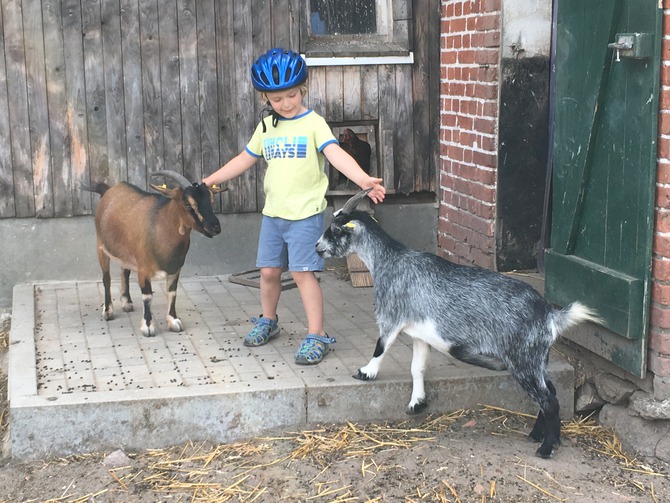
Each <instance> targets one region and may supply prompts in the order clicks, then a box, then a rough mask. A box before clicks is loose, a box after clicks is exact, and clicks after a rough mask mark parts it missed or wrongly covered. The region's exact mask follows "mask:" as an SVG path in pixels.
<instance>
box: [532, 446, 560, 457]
mask: <svg viewBox="0 0 670 503" xmlns="http://www.w3.org/2000/svg"><path fill="white" fill-rule="evenodd" d="M556 447H557V446H553V445H544V444H542V445H541V446H540V447H538V449H537V450H536V451H535V455H536V456H537V457H538V458H542V459H549V458H551V457H552V456H553V455H554V452H556Z"/></svg>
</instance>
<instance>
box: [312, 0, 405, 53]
mask: <svg viewBox="0 0 670 503" xmlns="http://www.w3.org/2000/svg"><path fill="white" fill-rule="evenodd" d="M380 1H386V2H387V6H386V8H385V9H384V11H385V12H386V21H385V22H383V23H382V24H383V25H384V26H385V27H386V28H387V29H386V33H382V34H379V33H375V34H346V35H312V34H311V33H310V27H309V22H310V21H309V19H310V8H309V0H303V2H302V4H301V6H302V8H301V16H300V52H301V53H302V54H304V55H305V56H306V57H312V58H333V57H379V56H407V55H409V54H410V52H411V51H412V47H411V39H412V37H411V26H412V19H411V10H412V5H411V1H410V0H380Z"/></svg>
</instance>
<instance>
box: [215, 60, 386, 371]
mask: <svg viewBox="0 0 670 503" xmlns="http://www.w3.org/2000/svg"><path fill="white" fill-rule="evenodd" d="M306 80H307V64H306V63H305V60H304V59H303V58H302V57H301V56H300V55H299V54H297V53H295V52H293V51H290V50H285V49H281V48H275V49H271V50H269V51H268V52H266V53H265V54H263V55H262V56H260V57H259V58H258V59H257V60H256V62H255V63H254V64H253V66H252V67H251V81H252V83H253V86H254V88H255V89H256V90H257V91H259V92H260V93H261V99H262V100H263V101H264V102H266V103H267V105H269V107H268V106H266V108H265V109H264V112H270V114H271V115H270V116H269V117H265V118H264V119H262V120H261V122H260V123H259V124H258V126H257V127H256V130H255V132H254V134H253V136H252V137H251V140H249V143H248V144H247V146H246V148H245V149H244V150H243V151H242V152H241V153H240V154H239V155H237V157H235V158H234V159H232V160H230V161H229V162H228V163H226V164H225V165H224V166H223V167H221V168H220V169H219V170H218V171H216V172H214V173H212V174H211V175H210V176H208V177H207V178H205V179H204V180H203V182H204V183H206V184H207V185H208V186H211V185H215V184H221V183H223V182H226V181H228V180H230V179H231V178H235V177H236V176H239V175H240V174H242V173H243V172H244V171H246V170H248V169H249V168H251V167H252V166H253V165H254V163H255V162H256V161H257V160H258V159H260V158H261V157H264V158H265V160H266V161H267V163H268V168H267V172H266V174H265V183H264V189H265V207H264V208H263V220H262V223H261V231H260V236H259V239H258V255H257V257H256V267H258V268H260V273H261V274H260V288H261V308H262V310H263V313H262V314H261V315H260V317H259V318H252V319H251V321H252V322H253V323H254V324H255V326H254V328H253V329H252V330H251V332H250V333H249V334H248V335H247V336H246V337H245V339H244V345H245V346H262V345H263V344H266V343H267V342H268V341H269V340H270V339H271V338H272V337H274V336H275V335H277V334H278V333H279V326H278V322H279V318H278V317H277V305H278V304H279V296H280V294H281V274H282V272H283V269H285V268H287V267H288V269H289V270H290V271H291V275H292V276H293V279H294V280H295V282H296V284H297V286H298V290H299V292H300V298H301V299H302V303H303V306H304V307H305V313H306V315H307V325H308V335H307V337H306V338H305V340H304V341H303V342H302V344H301V346H300V349H298V352H297V353H296V355H295V361H296V363H299V364H304V365H311V364H315V363H319V362H320V361H321V360H322V359H323V357H324V356H325V354H326V352H327V350H328V347H329V344H332V343H334V342H335V339H333V338H330V337H328V336H327V335H326V332H325V330H324V323H323V296H322V292H321V286H320V285H319V282H318V280H317V278H316V275H315V274H314V272H315V271H322V270H323V264H324V262H323V259H322V258H321V257H319V255H318V254H317V253H316V249H315V245H316V241H317V240H318V239H319V237H320V236H321V233H322V232H323V212H324V210H325V209H326V199H325V194H326V190H327V189H328V177H327V175H326V173H325V172H324V156H325V157H326V158H328V161H329V162H330V164H331V165H332V166H334V167H335V168H336V169H337V170H338V171H340V172H341V173H342V174H344V175H345V176H346V177H347V178H349V179H350V180H351V181H353V182H354V183H355V184H356V185H358V186H359V187H361V188H362V189H368V188H372V191H370V193H369V197H370V198H371V199H372V200H373V201H374V202H375V203H378V202H381V201H383V200H384V196H385V194H386V190H385V189H384V187H383V186H382V185H381V183H382V179H381V178H374V177H371V176H369V175H368V174H367V173H365V171H363V169H362V168H361V167H360V166H359V165H358V164H357V163H356V161H355V160H354V159H353V157H351V156H350V155H349V154H348V153H347V152H345V151H344V150H343V149H342V148H341V147H340V145H339V143H338V142H337V140H336V139H335V137H334V136H333V133H332V131H331V130H330V127H329V126H328V124H327V123H326V121H325V120H324V119H323V118H322V117H321V116H319V115H318V114H317V113H316V112H314V111H313V110H309V109H307V108H306V107H305V105H304V104H303V102H302V100H303V98H304V96H305V94H306V92H307V86H306V84H305V81H306Z"/></svg>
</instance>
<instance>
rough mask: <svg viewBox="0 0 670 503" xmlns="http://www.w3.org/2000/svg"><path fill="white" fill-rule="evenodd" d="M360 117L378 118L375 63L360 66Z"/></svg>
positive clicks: (377, 88)
mask: <svg viewBox="0 0 670 503" xmlns="http://www.w3.org/2000/svg"><path fill="white" fill-rule="evenodd" d="M360 106H361V119H363V120H377V119H379V78H378V75H377V67H376V66H375V65H366V66H362V67H361V105H360Z"/></svg>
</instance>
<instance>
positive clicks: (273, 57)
mask: <svg viewBox="0 0 670 503" xmlns="http://www.w3.org/2000/svg"><path fill="white" fill-rule="evenodd" d="M305 80H307V63H305V60H304V59H302V56H300V54H298V53H297V52H293V51H291V50H287V49H281V48H279V47H275V48H274V49H270V50H269V51H268V52H266V53H265V54H263V55H261V56H260V57H259V58H258V59H257V60H256V62H255V63H254V64H253V65H252V66H251V82H252V84H253V85H254V88H255V89H256V90H257V91H261V92H273V91H283V90H284V89H290V88H291V87H295V86H297V85H300V84H302V83H303V82H305Z"/></svg>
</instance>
